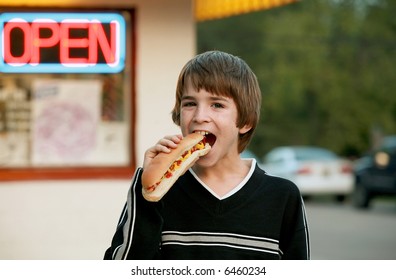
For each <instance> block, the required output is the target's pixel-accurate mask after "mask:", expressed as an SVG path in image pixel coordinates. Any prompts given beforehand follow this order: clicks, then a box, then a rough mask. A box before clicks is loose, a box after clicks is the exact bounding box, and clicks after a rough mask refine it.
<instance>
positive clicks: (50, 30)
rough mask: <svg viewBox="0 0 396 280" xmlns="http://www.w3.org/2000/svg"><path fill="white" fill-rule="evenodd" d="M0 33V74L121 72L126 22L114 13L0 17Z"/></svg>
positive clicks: (6, 15) (29, 14) (7, 14)
mask: <svg viewBox="0 0 396 280" xmlns="http://www.w3.org/2000/svg"><path fill="white" fill-rule="evenodd" d="M0 34H1V42H0V72H5V73H117V72H120V71H122V70H123V69H124V65H125V20H124V18H123V17H122V16H121V15H119V14H116V13H3V14H0Z"/></svg>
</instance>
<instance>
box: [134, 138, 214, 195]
mask: <svg viewBox="0 0 396 280" xmlns="http://www.w3.org/2000/svg"><path fill="white" fill-rule="evenodd" d="M210 149H211V146H210V145H209V143H208V142H207V141H206V139H205V136H204V135H202V134H199V133H192V134H189V135H187V136H185V137H184V138H183V139H182V140H181V141H180V143H179V144H178V146H177V147H176V148H175V149H173V150H172V151H171V152H170V153H159V154H158V155H157V156H156V157H155V158H153V159H152V161H151V162H150V165H149V166H147V167H146V168H145V170H143V174H142V186H143V189H142V193H143V197H144V198H145V199H146V200H148V201H152V202H156V201H159V200H160V199H161V198H162V197H163V196H164V195H165V194H166V193H167V192H168V191H169V189H170V188H171V187H172V185H173V184H174V183H175V182H176V180H177V179H178V178H179V177H180V176H181V175H183V174H184V173H185V172H186V171H187V170H188V169H189V168H190V167H191V166H192V165H193V164H194V163H195V161H196V160H198V158H200V157H201V156H204V155H206V154H207V153H208V152H209V150H210Z"/></svg>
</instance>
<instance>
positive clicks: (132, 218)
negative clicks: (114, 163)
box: [104, 168, 163, 260]
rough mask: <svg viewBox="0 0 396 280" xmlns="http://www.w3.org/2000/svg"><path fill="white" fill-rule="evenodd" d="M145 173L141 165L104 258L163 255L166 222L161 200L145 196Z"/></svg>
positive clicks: (119, 258)
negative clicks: (163, 229)
mask: <svg viewBox="0 0 396 280" xmlns="http://www.w3.org/2000/svg"><path fill="white" fill-rule="evenodd" d="M141 174H142V169H141V168H138V169H137V170H136V173H135V175H134V177H133V179H132V185H131V187H130V189H129V192H128V197H127V202H126V204H125V206H124V209H123V211H122V213H121V217H120V219H119V222H118V225H117V228H116V232H115V234H114V236H113V239H112V242H111V246H110V248H108V249H107V250H106V252H105V255H104V259H109V260H111V259H117V260H125V259H137V260H139V259H140V260H144V259H156V258H158V257H159V248H160V242H161V229H162V224H163V220H162V217H161V215H160V207H161V202H148V201H146V200H145V199H144V198H143V195H142V191H141V190H142V184H141Z"/></svg>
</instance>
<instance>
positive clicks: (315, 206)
mask: <svg viewBox="0 0 396 280" xmlns="http://www.w3.org/2000/svg"><path fill="white" fill-rule="evenodd" d="M9 2H10V1H1V0H0V31H2V32H4V33H3V34H6V35H3V37H2V38H1V40H2V41H1V42H0V43H1V44H0V50H3V51H2V52H0V53H1V55H2V56H1V61H0V228H1V231H0V245H1V249H0V259H101V258H102V257H103V253H104V251H105V249H106V248H107V247H108V246H109V245H110V242H111V238H112V235H113V233H114V231H115V227H116V223H117V221H118V217H119V214H120V212H121V210H122V207H123V204H124V203H125V200H126V194H127V191H128V188H129V183H130V178H131V177H132V176H133V172H134V170H135V168H136V167H137V166H140V165H141V162H142V158H143V153H144V151H145V150H146V149H147V148H148V147H150V146H151V145H152V144H153V143H155V142H156V141H157V139H158V138H160V137H162V136H163V135H167V134H171V133H177V132H178V128H177V127H176V126H175V125H174V124H173V123H172V122H171V117H170V111H171V109H172V107H173V100H174V99H173V98H174V91H175V84H176V81H177V76H178V74H179V71H180V69H181V68H182V66H183V65H184V64H185V63H186V62H187V61H188V60H189V59H190V58H191V57H192V56H194V55H195V54H196V53H200V52H204V51H207V50H213V49H217V50H222V51H226V52H229V53H232V54H234V55H237V56H239V57H241V58H242V59H244V60H245V61H246V62H247V63H248V64H249V65H250V66H251V68H252V70H253V71H254V72H255V73H256V75H257V78H258V80H259V83H260V87H261V90H262V95H263V106H262V112H261V119H260V124H259V126H258V127H257V130H256V133H255V137H254V138H253V140H252V142H251V143H250V145H249V147H248V150H247V151H245V152H244V153H243V154H242V156H243V157H254V158H256V159H257V161H258V163H259V164H260V165H261V167H262V168H263V169H264V170H266V171H267V172H268V173H270V174H273V175H276V176H282V177H286V178H289V179H290V180H292V181H294V182H295V183H296V184H297V186H298V187H299V188H300V191H301V193H302V195H303V197H304V199H305V204H306V209H307V214H308V220H309V226H310V234H311V247H312V258H313V259H396V242H395V241H396V239H395V236H396V198H395V194H396V136H395V135H396V94H395V92H394V91H395V85H394V77H396V67H395V65H394V64H395V61H396V18H395V17H394V14H395V12H396V2H395V1H392V0H301V1H293V0H284V1H281V0H255V1H249V0H212V1H210V0H209V1H205V0H195V1H194V0H192V1H185V0H166V1H159V0H145V1H140V0H131V1H122V0H114V1H111V3H109V1H104V0H95V1H94V0H80V1H77V0H64V1H58V3H56V4H54V3H53V1H52V2H51V1H47V0H35V1H28V0H25V1H19V0H14V1H12V3H9ZM42 12H44V13H48V14H47V15H48V17H51V18H52V17H54V15H55V17H54V18H55V21H56V20H58V18H57V17H56V14H57V13H67V16H68V17H69V18H73V16H75V14H76V13H84V14H85V15H86V16H87V18H89V19H90V18H91V14H93V13H99V14H100V18H102V16H103V14H111V15H114V14H117V15H121V17H122V19H119V18H118V17H115V21H119V24H120V26H123V25H125V32H120V33H117V35H114V36H118V37H117V38H118V39H121V40H117V42H124V43H123V44H121V43H119V44H120V45H117V44H115V45H111V42H112V41H111V40H112V38H113V37H112V36H113V34H112V32H113V31H112V30H113V29H110V28H109V27H108V25H110V24H109V21H108V20H107V19H106V18H105V17H104V16H103V22H102V23H101V24H102V26H103V30H104V34H106V35H105V36H106V37H102V42H101V43H100V42H97V48H98V49H99V50H100V51H99V54H98V58H97V61H96V63H97V64H96V65H94V66H92V65H90V67H87V66H86V65H83V66H84V67H85V68H84V69H85V70H84V71H85V72H84V73H81V67H82V66H81V65H80V66H79V67H80V68H79V69H78V70H77V69H74V68H73V67H72V66H69V67H68V68H67V69H66V70H65V69H64V68H62V67H63V66H62V65H63V64H62V63H64V61H63V60H65V56H64V55H63V56H62V55H60V54H59V53H60V49H61V47H60V44H61V40H62V38H61V37H56V36H55V35H54V34H55V31H54V30H55V29H50V30H52V31H49V28H48V27H42V28H41V29H40V32H39V33H34V31H32V32H31V33H30V31H29V30H30V29H23V28H26V26H22V27H14V28H12V27H11V28H10V27H9V26H12V25H7V24H9V22H12V21H15V19H16V18H17V19H18V20H17V22H20V18H22V19H23V20H26V21H27V22H29V28H31V30H34V28H33V24H32V23H31V18H37V17H40V15H37V13H42ZM14 13H15V14H14ZM35 13H36V14H35ZM41 17H42V15H41ZM57 24H58V25H57V26H58V27H59V28H61V25H62V22H61V20H58V22H57ZM71 29H73V28H71ZM4 30H5V31H4ZM10 30H11V31H10ZM87 30H88V31H87ZM87 30H84V28H82V27H81V26H80V27H78V28H77V27H76V28H75V30H73V32H74V33H73V32H70V34H69V37H70V38H68V39H71V42H76V41H79V40H82V39H87V38H90V37H89V36H88V35H89V29H87ZM29 36H31V37H29ZM34 36H36V37H37V38H36V39H37V40H39V42H41V44H42V45H41V46H42V47H41V48H40V50H39V53H40V55H41V56H40V58H39V59H41V60H40V61H38V63H37V61H36V62H35V63H36V64H34V63H32V61H29V59H26V61H25V62H24V63H22V64H23V65H22V64H18V63H12V61H11V62H10V59H11V60H12V59H15V60H16V61H18V59H22V58H27V57H29V55H28V53H29V52H27V49H28V46H27V45H26V44H25V42H27V40H28V39H29V38H30V39H32V38H33V39H34ZM48 38H51V39H52V41H49V40H47V41H46V39H48ZM73 39H74V40H75V41H73ZM40 40H41V41H40ZM103 41H104V42H105V43H106V42H107V43H109V48H108V49H105V48H103V46H104V45H105V43H103ZM49 42H51V43H49ZM79 42H80V41H79ZM45 44H47V45H45ZM74 46H75V47H70V55H69V59H70V57H72V56H74V57H78V58H80V59H81V58H87V56H88V53H89V52H88V51H87V50H86V49H87V48H88V47H87V46H86V45H85V47H84V45H83V46H82V45H79V46H77V45H74ZM110 46H111V47H110ZM117 48H119V49H121V50H124V54H123V55H121V56H120V59H119V61H118V64H117V67H119V68H117V69H118V70H117V71H112V70H111V69H112V68H111V67H110V68H105V69H107V70H97V69H96V66H104V67H107V66H108V65H111V64H110V63H108V62H107V60H106V52H107V51H114V52H115V53H117V51H116V49H117ZM4 50H5V51H4ZM115 53H114V54H115ZM121 53H123V52H122V51H121ZM7 56H8V57H7ZM19 62H20V61H19ZM80 63H81V61H80ZM82 64H84V63H82ZM113 64H114V63H113ZM32 65H33V66H32ZM48 65H50V66H51V67H52V66H54V65H55V66H56V67H54V68H50V70H45V71H44V70H43V71H41V70H38V69H41V68H40V67H42V66H43V67H44V66H45V67H47V66H48ZM21 66H23V67H25V66H26V67H25V68H22V67H21ZM58 66H59V67H58ZM21 69H23V70H21ZM100 69H103V68H100ZM108 69H110V70H108ZM113 69H114V65H113ZM106 71H107V72H106ZM167 116H168V117H167Z"/></svg>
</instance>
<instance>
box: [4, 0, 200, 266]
mask: <svg viewBox="0 0 396 280" xmlns="http://www.w3.org/2000/svg"><path fill="white" fill-rule="evenodd" d="M10 2H12V3H11V4H10ZM57 2H61V1H57ZM52 3H53V1H44V0H41V1H40V0H34V1H30V0H13V1H7V0H4V1H3V0H0V6H2V5H3V6H6V5H7V6H10V5H13V6H24V7H30V6H31V7H40V6H43V7H46V6H47V5H51V6H53V4H52ZM57 5H58V6H59V7H80V6H81V7H94V8H100V7H114V8H123V7H128V8H129V7H134V8H136V25H137V28H136V36H135V37H136V67H135V70H136V74H135V77H136V94H137V96H136V101H137V111H136V147H135V151H136V155H137V158H136V164H137V165H138V166H139V165H141V163H142V160H143V153H144V151H145V150H146V149H147V148H148V147H150V146H152V145H153V144H155V143H156V142H157V140H158V139H159V138H160V137H162V136H164V135H167V134H172V133H177V132H178V131H179V130H178V128H177V127H176V126H175V125H174V124H173V123H172V122H171V116H170V112H171V110H172V107H173V100H174V92H175V85H176V81H177V77H178V74H179V71H180V70H181V68H182V66H183V65H184V64H185V63H186V62H187V60H188V59H190V58H191V57H192V56H193V55H194V54H195V24H194V19H193V14H192V11H193V9H192V1H185V0H144V1H143V0H140V1H139V0H129V1H124V0H112V1H108V0H71V1H67V0H65V1H62V3H58V4H57ZM132 173H133V170H131V174H132ZM129 183H130V180H85V181H77V180H67V181H27V182H26V181H14V182H4V181H3V182H2V181H1V179H0V228H1V230H0V247H1V250H0V259H101V258H103V254H104V251H105V249H106V248H107V247H108V246H109V245H110V242H111V237H112V235H113V233H114V230H115V227H116V224H117V221H118V218H119V214H120V212H121V210H122V207H123V204H124V203H125V200H126V195H127V191H128V188H129Z"/></svg>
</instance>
